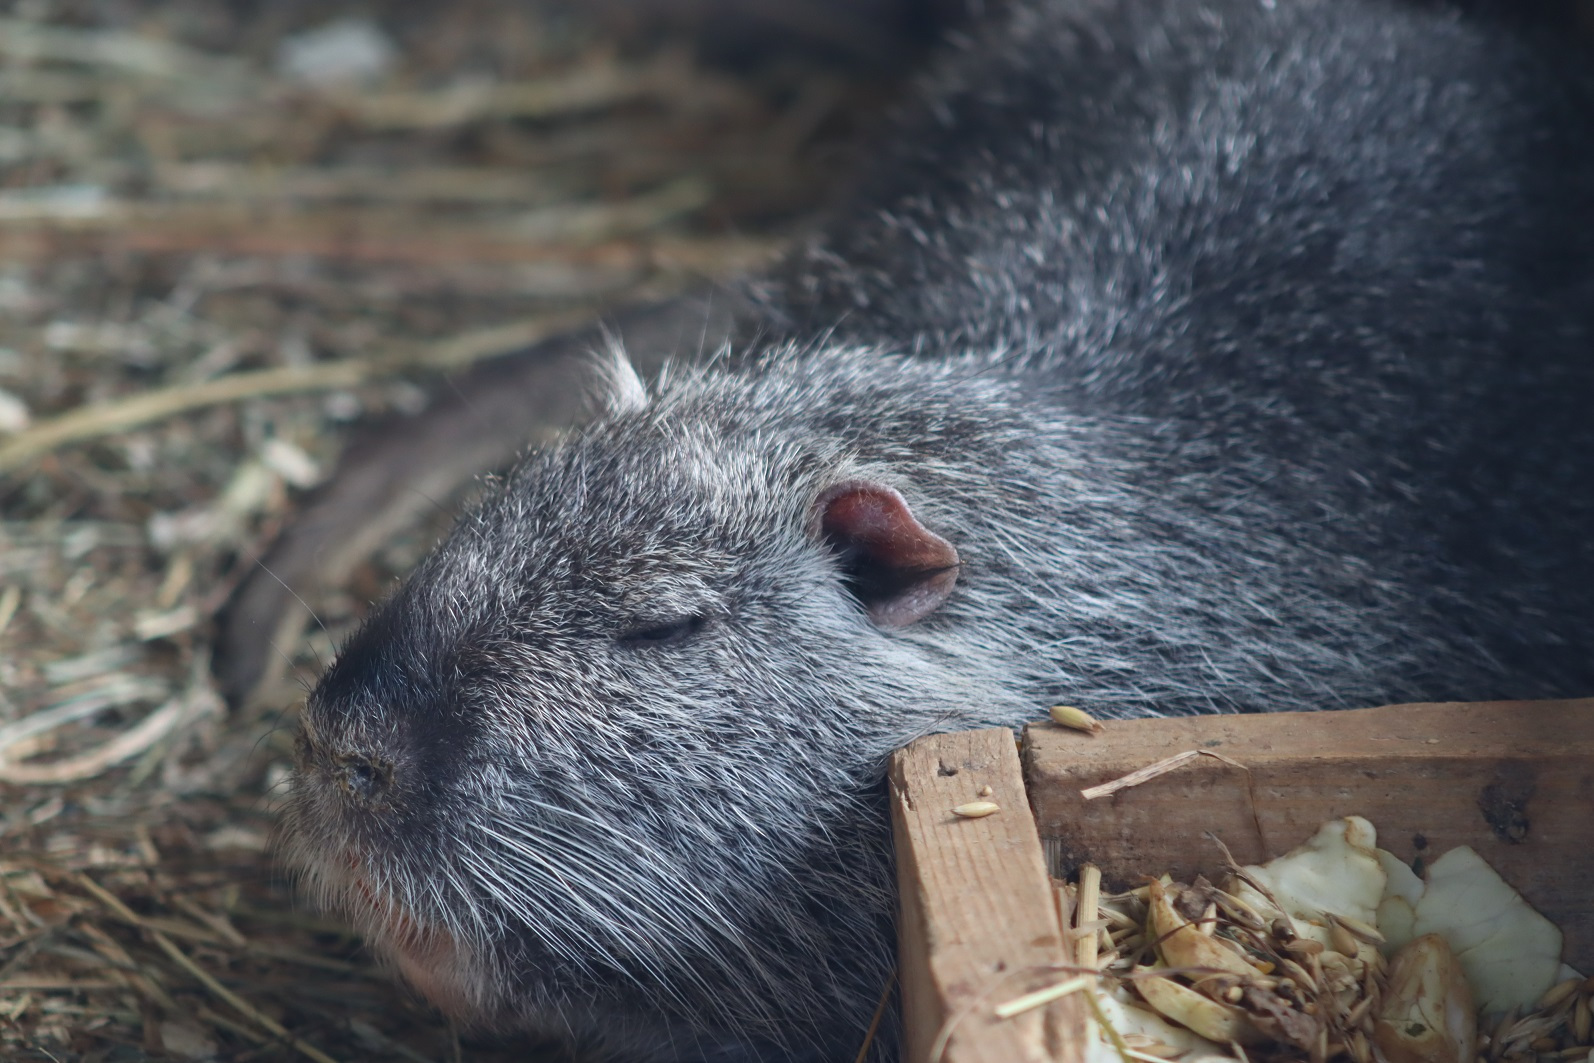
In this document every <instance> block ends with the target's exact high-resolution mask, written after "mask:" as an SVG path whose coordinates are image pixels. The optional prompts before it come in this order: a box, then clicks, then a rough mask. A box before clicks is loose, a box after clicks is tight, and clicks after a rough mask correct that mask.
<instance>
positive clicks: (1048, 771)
mask: <svg viewBox="0 0 1594 1063" xmlns="http://www.w3.org/2000/svg"><path fill="white" fill-rule="evenodd" d="M1188 750H1206V751H1209V752H1212V753H1216V754H1221V755H1222V756H1224V757H1226V758H1228V759H1229V760H1232V761H1234V762H1236V763H1238V764H1241V765H1244V769H1243V770H1242V769H1241V768H1237V767H1234V766H1232V765H1231V764H1230V763H1226V762H1225V761H1222V760H1218V759H1216V758H1214V757H1208V756H1201V757H1195V758H1193V759H1191V760H1188V761H1186V762H1185V763H1183V764H1181V765H1179V766H1178V767H1177V768H1175V769H1174V770H1172V771H1171V772H1169V773H1167V774H1165V775H1162V776H1160V777H1158V778H1156V779H1153V780H1152V781H1150V782H1147V783H1143V784H1141V785H1139V786H1135V787H1133V788H1130V789H1126V790H1122V791H1119V792H1118V793H1116V794H1114V795H1112V796H1110V797H1104V798H1100V799H1098V800H1095V801H1087V800H1085V799H1084V798H1083V797H1082V796H1081V794H1080V791H1081V790H1082V789H1085V788H1088V787H1091V786H1095V785H1098V784H1101V783H1105V782H1108V781H1110V780H1112V779H1115V778H1118V777H1120V776H1123V775H1126V774H1128V773H1129V772H1131V771H1134V770H1136V769H1138V768H1142V767H1145V766H1146V765H1148V764H1151V763H1154V762H1156V761H1159V760H1162V759H1164V758H1166V757H1170V756H1174V755H1176V754H1179V753H1183V752H1186V751H1188ZM1024 769H1025V777H1026V779H1027V781H1028V784H1029V795H1030V801H1031V804H1032V806H1033V808H1034V812H1035V818H1036V823H1037V826H1038V828H1039V830H1040V834H1041V838H1042V840H1043V844H1044V846H1045V850H1046V855H1047V858H1048V861H1049V864H1050V867H1051V870H1052V871H1053V873H1057V874H1061V873H1063V872H1064V871H1066V870H1067V869H1069V868H1071V867H1073V866H1074V865H1076V864H1078V863H1080V862H1083V861H1087V860H1088V861H1092V862H1095V863H1098V864H1100V865H1101V866H1102V868H1103V869H1104V870H1105V871H1106V872H1107V876H1108V880H1109V881H1110V882H1114V883H1115V884H1117V885H1122V884H1124V883H1126V882H1133V881H1136V880H1137V879H1138V877H1139V876H1141V875H1144V874H1151V873H1156V874H1160V873H1162V872H1164V871H1171V872H1172V873H1173V875H1174V876H1175V877H1177V878H1183V877H1186V876H1189V875H1192V874H1195V873H1196V872H1198V871H1205V872H1207V873H1209V874H1210V873H1212V872H1213V871H1215V870H1217V869H1218V868H1220V867H1221V858H1220V855H1219V853H1218V850H1217V847H1216V846H1215V845H1214V844H1213V843H1212V842H1211V841H1208V840H1206V839H1204V838H1203V834H1204V833H1205V832H1208V831H1211V832H1212V833H1214V834H1216V835H1217V836H1218V837H1220V838H1222V839H1223V841H1224V842H1225V843H1226V844H1227V845H1228V846H1229V847H1230V848H1231V849H1232V850H1233V852H1234V855H1235V857H1236V858H1237V859H1239V860H1240V861H1241V862H1245V863H1251V862H1257V861H1259V860H1262V859H1265V858H1268V857H1271V856H1276V855H1279V854H1281V853H1283V852H1285V851H1287V850H1289V849H1291V848H1293V847H1294V846H1296V845H1298V844H1299V843H1300V842H1302V841H1304V840H1305V839H1306V838H1307V837H1309V836H1310V835H1311V834H1312V833H1313V832H1315V831H1316V829H1317V827H1318V826H1319V825H1320V824H1321V823H1323V822H1324V821H1326V820H1329V819H1333V818H1336V817H1339V816H1345V815H1352V814H1354V815H1361V816H1365V817H1367V819H1369V820H1371V821H1372V823H1373V824H1374V825H1375V826H1376V827H1377V828H1378V833H1379V844H1380V845H1382V846H1383V847H1384V848H1386V849H1388V850H1390V851H1391V852H1393V853H1395V854H1396V855H1397V856H1399V857H1400V858H1401V859H1403V860H1406V861H1409V862H1412V863H1413V865H1414V866H1418V865H1419V864H1420V863H1421V862H1423V861H1430V860H1432V859H1434V858H1436V857H1438V856H1439V855H1441V854H1443V853H1444V852H1446V851H1447V850H1449V849H1451V848H1453V847H1455V846H1458V845H1471V846H1472V847H1473V848H1474V849H1476V850H1477V851H1478V853H1479V854H1480V855H1481V856H1482V857H1483V858H1484V859H1485V860H1487V861H1488V862H1489V863H1490V864H1491V865H1492V866H1493V867H1494V868H1495V869H1496V870H1497V871H1499V872H1500V874H1501V875H1502V876H1504V877H1505V879H1506V880H1507V881H1508V882H1510V883H1511V884H1512V885H1513V886H1514V887H1516V889H1517V890H1518V891H1520V892H1521V893H1522V894H1523V895H1524V896H1525V897H1526V898H1527V899H1528V901H1529V902H1530V903H1532V904H1533V905H1534V907H1536V908H1538V909H1539V911H1541V912H1543V913H1544V914H1545V915H1546V916H1548V917H1549V918H1550V919H1551V920H1552V921H1554V922H1555V923H1556V924H1557V925H1558V926H1560V927H1561V928H1562V930H1563V931H1564V932H1565V934H1566V949H1565V954H1564V955H1565V958H1566V960H1567V962H1569V963H1571V964H1572V965H1573V966H1575V967H1579V968H1580V969H1582V970H1584V971H1589V970H1591V969H1594V888H1591V886H1590V883H1594V699H1587V700H1579V701H1542V702H1494V703H1480V704H1424V705H1394V706H1385V707H1383V708H1376V709H1359V710H1352V711H1343V712H1323V713H1275V714H1270V715H1257V716H1206V717H1189V718H1180V719H1160V720H1125V721H1111V722H1107V723H1106V724H1105V726H1104V728H1103V730H1102V732H1101V733H1100V734H1099V735H1096V736H1089V735H1084V734H1081V733H1080V732H1077V731H1070V730H1066V729H1064V728H1061V727H1058V726H1056V725H1055V724H1052V723H1049V722H1047V723H1036V724H1032V725H1030V727H1029V729H1028V731H1027V733H1026V738H1025V743H1024Z"/></svg>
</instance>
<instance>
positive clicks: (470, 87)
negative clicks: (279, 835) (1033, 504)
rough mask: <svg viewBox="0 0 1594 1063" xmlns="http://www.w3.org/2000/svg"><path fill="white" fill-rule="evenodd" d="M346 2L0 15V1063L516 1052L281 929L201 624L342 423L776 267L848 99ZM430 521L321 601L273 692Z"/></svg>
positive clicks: (324, 943) (258, 725) (803, 83)
mask: <svg viewBox="0 0 1594 1063" xmlns="http://www.w3.org/2000/svg"><path fill="white" fill-rule="evenodd" d="M374 12H375V13H374V15H373V8H372V6H371V5H370V4H363V5H355V4H352V3H351V4H346V5H345V4H337V3H334V4H319V5H317V4H308V3H304V4H300V3H258V4H253V5H249V4H243V3H226V2H222V0H186V2H180V3H159V2H155V0H142V2H115V0H101V2H87V0H85V2H80V3H79V2H55V0H18V2H16V3H12V4H0V1058H4V1059H6V1060H18V1061H24V1060H26V1061H32V1060H40V1061H55V1063H72V1061H85V1063H87V1061H95V1063H108V1061H132V1060H144V1059H205V1058H219V1059H228V1060H256V1059H259V1060H275V1059H296V1058H305V1057H307V1058H310V1059H315V1060H320V1061H323V1063H324V1061H326V1060H329V1059H331V1060H355V1059H372V1060H379V1059H408V1060H446V1059H462V1058H470V1059H510V1058H514V1059H528V1058H544V1057H543V1056H538V1055H535V1054H534V1053H532V1050H531V1049H530V1048H528V1046H526V1045H523V1044H502V1043H493V1042H484V1041H479V1040H478V1041H470V1040H468V1039H465V1040H462V1039H461V1037H460V1036H459V1035H458V1034H457V1033H456V1032H455V1031H453V1030H451V1029H450V1028H449V1026H448V1025H447V1023H446V1022H444V1021H443V1020H442V1019H440V1018H439V1017H438V1016H437V1015H436V1014H434V1013H433V1012H431V1011H429V1010H428V1009H427V1008H426V1007H425V1006H424V1005H421V1004H419V1003H417V1002H415V1001H414V1000H412V999H410V998H408V997H406V996H405V995H404V994H403V993H402V992H401V991H399V990H397V989H395V988H394V987H393V986H392V984H391V983H390V981H389V980H388V978H387V977H386V976H385V975H383V974H382V973H381V972H380V971H378V970H377V969H375V967H374V965H373V963H372V961H371V959H370V957H369V956H368V955H367V954H366V952H365V951H364V950H363V949H362V947H361V944H360V942H359V941H358V940H356V939H355V938H354V937H352V936H351V935H350V934H349V933H348V932H347V931H345V930H344V929H343V928H341V927H340V926H338V925H337V924H336V923H334V922H329V921H326V920H324V919H323V918H321V917H320V916H318V915H317V914H315V913H314V912H312V911H309V910H307V909H306V908H305V907H304V906H303V905H302V904H299V903H296V901H295V899H294V896H293V890H292V887H291V882H290V876H289V874H288V872H287V871H285V870H284V869H283V868H281V867H280V866H278V865H277V864H276V863H275V862H274V860H273V857H272V855H271V848H270V836H271V831H272V825H273V807H274V801H275V795H277V794H279V793H280V792H281V786H282V783H283V780H284V778H285V776H286V773H287V772H288V768H289V759H290V750H291V734H292V726H293V721H294V714H295V709H296V707H295V706H294V705H292V704H283V703H274V704H267V705H264V706H262V707H261V708H259V709H256V710H249V711H244V712H234V713H229V711H228V710H227V708H226V706H225V705H224V704H223V702H222V701H221V699H220V698H219V697H218V695H217V693H216V690H215V687H214V684H213V681H212V679H211V674H210V660H209V646H210V636H211V627H210V625H211V618H212V616H213V614H214V613H215V611H216V609H217V608H218V607H219V606H220V605H221V604H222V603H223V602H224V601H225V599H226V596H227V594H228V592H229V590H230V589H231V587H232V586H234V585H235V583H236V582H237V580H238V579H239V578H240V577H241V575H242V574H243V573H244V572H246V571H248V569H249V567H250V566H251V565H252V563H253V559H254V558H255V557H256V556H258V555H259V553H260V552H261V551H262V550H263V549H264V547H265V546H266V545H267V544H268V543H269V542H270V540H271V537H272V536H273V534H274V533H275V531H276V530H277V529H278V528H279V527H280V526H281V525H282V524H283V522H284V521H285V520H286V519H287V518H288V515H289V514H290V513H291V511H292V507H293V504H294V500H295V499H296V498H298V497H302V494H303V492H305V491H306V490H308V489H309V488H311V487H313V486H314V485H315V484H316V483H317V482H318V481H320V480H321V479H322V478H323V477H325V476H326V475H327V473H328V472H329V470H330V469H331V468H333V467H334V465H335V463H336V459H337V454H338V452H339V448H340V446H341V444H342V442H343V441H344V440H345V439H346V438H347V437H348V434H349V432H350V431H351V430H352V428H353V427H354V426H356V425H358V424H359V423H361V422H363V421H367V420H369V419H373V418H377V417H380V416H383V415H387V414H391V413H394V412H404V411H410V410H415V409H418V408H420V407H422V406H424V404H425V403H426V401H427V395H428V393H431V392H435V391H436V389H437V388H439V387H443V386H446V378H447V373H448V372H449V371H450V370H457V369H458V368H459V367H460V366H461V365H463V364H465V363H466V362H468V361H469V360H470V359H471V358H476V357H482V356H487V355H491V354H494V353H498V351H499V350H500V348H501V347H502V345H503V343H504V342H505V341H504V340H503V338H502V337H504V336H506V335H512V334H514V333H515V332H516V331H517V330H519V329H531V330H535V329H537V328H538V327H541V326H542V325H545V324H546V323H547V322H549V321H552V320H565V319H567V318H569V317H570V316H571V315H576V316H583V315H588V314H592V315H595V314H597V313H598V312H599V311H600V310H601V309H602V308H604V307H606V306H611V305H614V304H617V303H623V302H626V301H630V300H635V299H639V298H645V297H656V296H658V295H661V294H667V293H669V292H673V291H678V290H681V289H683V288H686V287H689V286H690V285H692V284H694V283H697V282H700V281H701V280H702V279H703V278H705V277H714V276H719V275H724V274H726V273H730V272H735V271H737V270H741V269H744V268H746V267H747V266H748V265H750V264H755V263H757V262H760V261H762V260H764V259H766V258H767V257H768V256H769V255H770V254H771V253H772V252H773V250H775V249H776V248H777V247H778V246H779V243H780V241H781V239H782V237H783V236H784V235H785V234H787V233H789V232H790V231H791V230H792V227H793V226H794V225H795V224H797V223H799V222H800V220H801V219H802V218H803V217H804V215H805V213H806V212H808V211H810V210H811V208H812V207H813V206H814V204H815V203H816V202H817V201H818V200H819V198H820V196H821V194H822V190H823V188H824V187H825V184H826V182H825V175H826V174H828V173H830V172H832V171H833V169H834V159H835V150H834V148H833V145H834V144H835V143H836V141H837V139H838V137H839V136H840V135H841V134H842V133H843V132H844V131H845V129H846V128H847V127H848V125H849V123H851V122H852V121H854V113H853V110H852V109H853V108H854V107H856V106H861V105H860V104H858V102H857V101H858V100H859V99H860V98H869V99H874V98H875V96H873V95H871V94H872V93H876V92H877V90H876V88H874V87H866V88H862V89H861V88H860V85H859V83H857V82H856V81H849V80H847V79H846V78H845V77H843V76H841V75H840V74H838V73H837V72H836V71H835V70H834V69H833V68H830V67H827V66H824V65H823V64H821V63H819V62H818V61H813V60H798V61H781V62H772V63H759V64H754V65H753V69H755V70H756V73H747V72H745V70H744V72H742V73H736V72H733V71H727V70H726V69H724V68H715V69H712V70H711V69H708V68H707V67H706V66H705V64H704V63H702V62H701V61H699V60H698V59H697V58H695V54H694V51H693V48H692V45H691V42H690V41H687V40H684V39H681V38H677V37H672V36H669V35H664V36H660V35H654V34H647V35H637V34H635V33H633V34H632V35H631V36H629V37H625V38H617V37H616V36H615V35H614V33H613V31H611V30H610V29H607V28H604V27H598V26H595V25H591V24H588V23H586V22H583V21H582V20H581V18H578V17H572V16H569V15H568V14H566V15H560V14H555V13H550V12H547V11H543V10H540V9H539V8H537V7H536V6H535V5H534V4H533V3H531V2H509V0H473V2H466V3H457V4H456V3H451V4H432V5H419V4H414V5H409V6H403V5H398V4H390V5H387V6H384V7H377V8H375V9H374ZM561 315H562V316H561ZM445 508H446V507H445ZM433 531H434V530H433V529H418V530H417V531H416V532H415V533H414V534H412V535H410V536H408V537H407V538H405V539H403V540H402V541H399V542H395V543H394V544H392V546H391V547H390V548H389V549H388V550H387V551H386V552H385V553H384V555H383V556H382V557H381V558H379V559H378V561H377V562H376V563H373V564H372V565H369V566H366V568H365V569H364V570H362V572H361V573H360V575H359V578H358V579H357V580H356V583H355V585H354V586H352V587H349V588H329V589H327V591H326V593H325V594H323V595H322V596H321V597H320V598H319V600H317V601H315V602H313V603H311V604H312V605H313V606H314V607H315V608H316V610H317V612H318V614H319V616H320V617H321V619H322V620H323V621H324V622H325V623H326V630H325V631H320V632H316V633H315V634H314V635H313V636H309V637H307V638H306V639H304V640H303V642H302V644H300V645H285V646H280V647H278V650H279V651H280V652H281V653H282V654H284V655H285V656H287V657H289V658H291V659H292V660H293V663H294V667H295V669H296V670H297V671H298V673H299V675H300V676H301V677H303V678H304V679H305V680H306V681H309V680H310V679H312V678H313V676H314V674H315V672H316V670H317V669H318V667H319V664H318V662H319V661H323V660H325V659H326V658H327V656H328V655H329V653H330V652H331V649H332V646H333V645H334V644H335V642H336V641H337V639H338V638H339V637H340V635H341V634H342V633H343V632H345V631H346V630H347V629H348V627H349V625H350V624H351V623H353V622H354V621H355V620H356V619H357V618H358V616H359V615H360V613H361V611H362V610H363V609H364V608H365V606H366V604H367V603H368V602H369V601H370V600H371V599H372V598H374V597H377V596H379V595H380V594H381V593H382V592H383V590H384V588H386V587H387V586H389V585H390V584H391V581H392V579H393V578H394V577H395V575H396V574H398V573H401V572H402V571H404V570H405V569H406V568H407V567H408V565H409V564H411V563H412V562H413V560H414V559H415V557H416V556H417V555H418V553H419V552H420V551H421V550H422V549H424V547H425V545H426V543H427V542H428V541H429V536H430V535H431V534H433ZM546 1058H549V1059H557V1058H562V1057H561V1056H559V1055H558V1054H557V1053H555V1052H549V1053H548V1054H547V1055H546Z"/></svg>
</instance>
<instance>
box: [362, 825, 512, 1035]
mask: <svg viewBox="0 0 1594 1063" xmlns="http://www.w3.org/2000/svg"><path fill="white" fill-rule="evenodd" d="M344 862H345V864H346V867H347V870H346V872H345V876H346V877H345V878H344V881H345V882H346V884H347V888H346V889H344V890H342V891H340V892H341V893H342V895H343V897H344V900H345V904H346V906H347V912H346V914H347V915H348V916H349V918H350V920H351V921H352V922H353V923H354V925H355V926H357V927H358V928H360V930H361V931H362V932H363V933H364V934H365V935H366V938H367V940H368V942H369V944H370V945H371V948H372V949H373V950H374V951H375V952H376V954H377V955H378V956H380V957H381V958H382V959H383V960H385V961H386V962H387V963H388V964H389V965H391V966H392V967H393V968H394V969H395V970H397V971H398V973H399V975H400V976H401V977H402V978H403V979H404V981H405V983H407V984H408V985H409V986H410V987H411V988H412V989H414V990H415V991H416V992H417V993H419V994H420V995H421V996H423V997H425V998H426V1000H427V1001H428V1002H429V1003H431V1004H432V1005H433V1006H435V1007H436V1008H437V1009H438V1010H440V1011H442V1012H443V1013H444V1014H446V1015H448V1016H449V1018H451V1019H454V1020H455V1021H456V1022H459V1023H461V1024H463V1025H467V1026H475V1025H482V1024H485V1023H487V1021H488V1019H489V1015H488V1011H489V1006H488V1004H487V1000H488V997H489V995H490V994H489V993H488V992H487V982H486V979H485V978H484V977H483V974H482V971H481V963H480V961H479V959H478V958H477V957H476V956H475V954H474V953H473V952H472V950H470V949H469V948H468V947H466V946H465V945H464V944H462V943H461V942H460V941H459V939H457V938H456V937H454V936H453V935H452V934H449V933H448V932H447V931H445V930H441V929H439V928H437V927H435V926H430V925H427V924H426V923H424V922H422V921H420V920H418V919H416V918H415V917H414V916H413V915H412V914H410V913H409V912H408V911H406V910H405V909H404V908H403V907H402V906H400V905H398V904H396V903H394V902H393V901H392V900H390V899H389V898H387V897H385V896H383V895H382V894H381V893H380V892H378V891H377V890H376V889H374V888H373V887H372V886H371V885H370V883H369V882H368V881H367V880H366V878H365V876H364V874H363V872H362V868H361V867H360V861H359V858H358V857H357V856H355V855H354V854H352V853H351V854H349V855H348V856H347V857H346V858H345V861H344Z"/></svg>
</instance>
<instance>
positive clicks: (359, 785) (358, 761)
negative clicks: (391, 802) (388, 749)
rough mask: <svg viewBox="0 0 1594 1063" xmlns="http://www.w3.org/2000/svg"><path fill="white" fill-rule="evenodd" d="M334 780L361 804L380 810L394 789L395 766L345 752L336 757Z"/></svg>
mask: <svg viewBox="0 0 1594 1063" xmlns="http://www.w3.org/2000/svg"><path fill="white" fill-rule="evenodd" d="M331 774H332V780H333V782H335V783H337V784H338V787H339V789H341V790H342V791H343V792H344V793H345V794H346V795H347V796H348V798H349V800H350V801H352V802H354V803H355V804H357V805H362V806H364V807H367V808H380V807H382V806H383V805H385V804H386V803H387V796H388V792H389V790H391V789H392V786H393V765H392V764H391V763H390V762H388V761H386V760H383V759H381V758H380V757H370V756H365V755H364V754H360V753H343V754H340V755H338V756H336V757H334V758H333V761H332V772H331Z"/></svg>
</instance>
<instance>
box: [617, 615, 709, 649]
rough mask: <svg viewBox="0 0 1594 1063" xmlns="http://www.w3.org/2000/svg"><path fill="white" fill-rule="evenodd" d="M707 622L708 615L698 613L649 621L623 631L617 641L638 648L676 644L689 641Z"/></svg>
mask: <svg viewBox="0 0 1594 1063" xmlns="http://www.w3.org/2000/svg"><path fill="white" fill-rule="evenodd" d="M707 624H708V617H706V616H698V615H694V616H678V617H671V618H670V619H668V620H659V621H648V622H647V623H644V624H638V625H637V626H636V627H634V628H631V629H630V630H629V631H626V632H624V633H622V634H621V635H620V636H619V638H617V639H616V640H615V641H617V642H618V643H620V645H622V646H629V647H633V648H638V649H640V648H642V647H645V646H646V647H653V646H674V645H678V644H679V643H682V642H685V641H687V640H688V639H690V638H691V637H692V636H694V635H696V634H697V633H698V632H699V631H702V630H703V628H704V627H705V626H707Z"/></svg>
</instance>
